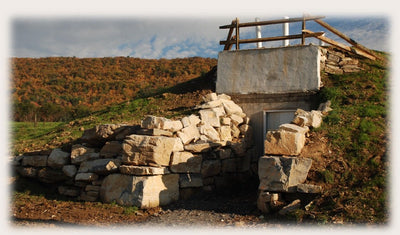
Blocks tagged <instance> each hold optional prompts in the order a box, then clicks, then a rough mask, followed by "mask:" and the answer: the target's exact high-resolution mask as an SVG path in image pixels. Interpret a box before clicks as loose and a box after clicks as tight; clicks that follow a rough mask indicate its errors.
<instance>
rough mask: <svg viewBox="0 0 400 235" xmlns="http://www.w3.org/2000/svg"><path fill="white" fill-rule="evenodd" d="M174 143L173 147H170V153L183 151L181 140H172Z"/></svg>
mask: <svg viewBox="0 0 400 235" xmlns="http://www.w3.org/2000/svg"><path fill="white" fill-rule="evenodd" d="M174 140H175V143H174V147H172V152H182V151H184V150H185V149H184V147H183V143H182V140H181V139H180V138H174Z"/></svg>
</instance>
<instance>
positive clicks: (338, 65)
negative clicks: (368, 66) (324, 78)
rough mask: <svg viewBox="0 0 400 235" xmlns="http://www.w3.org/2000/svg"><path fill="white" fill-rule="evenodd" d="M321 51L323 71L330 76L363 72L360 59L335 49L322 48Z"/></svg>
mask: <svg viewBox="0 0 400 235" xmlns="http://www.w3.org/2000/svg"><path fill="white" fill-rule="evenodd" d="M320 51H321V64H320V65H321V71H325V72H327V73H330V74H343V73H352V72H358V71H360V70H361V67H359V62H358V59H356V58H354V56H350V55H348V54H346V53H344V52H343V51H340V50H336V49H335V48H333V47H320Z"/></svg>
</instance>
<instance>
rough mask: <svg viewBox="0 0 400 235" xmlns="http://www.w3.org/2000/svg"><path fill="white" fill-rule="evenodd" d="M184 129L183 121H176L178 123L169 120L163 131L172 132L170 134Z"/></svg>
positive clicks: (165, 123)
mask: <svg viewBox="0 0 400 235" xmlns="http://www.w3.org/2000/svg"><path fill="white" fill-rule="evenodd" d="M182 128H183V124H182V122H181V121H179V120H176V121H172V120H167V121H165V122H164V126H163V129H164V130H167V131H170V132H173V133H174V132H177V131H180V130H181V129H182Z"/></svg>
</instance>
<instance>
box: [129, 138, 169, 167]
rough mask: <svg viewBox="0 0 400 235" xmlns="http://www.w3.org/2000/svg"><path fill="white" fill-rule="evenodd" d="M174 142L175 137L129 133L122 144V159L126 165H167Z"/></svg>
mask: <svg viewBox="0 0 400 235" xmlns="http://www.w3.org/2000/svg"><path fill="white" fill-rule="evenodd" d="M175 144H176V140H175V138H169V137H164V136H145V135H130V136H127V137H126V139H125V141H124V143H123V144H122V149H123V156H122V161H123V163H125V164H127V165H144V166H145V165H149V166H168V165H169V162H170V158H171V153H172V149H173V148H174V146H175Z"/></svg>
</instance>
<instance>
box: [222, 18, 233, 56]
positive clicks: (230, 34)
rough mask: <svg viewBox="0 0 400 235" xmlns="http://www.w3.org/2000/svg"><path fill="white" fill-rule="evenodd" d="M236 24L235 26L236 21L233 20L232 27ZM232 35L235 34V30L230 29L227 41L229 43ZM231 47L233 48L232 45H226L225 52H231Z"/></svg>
mask: <svg viewBox="0 0 400 235" xmlns="http://www.w3.org/2000/svg"><path fill="white" fill-rule="evenodd" d="M234 24H235V21H234V20H232V23H231V25H234ZM232 33H233V28H230V29H229V32H228V37H226V40H227V41H229V40H231V38H232ZM231 47H232V44H225V46H224V50H228V51H229V50H230V49H231Z"/></svg>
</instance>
